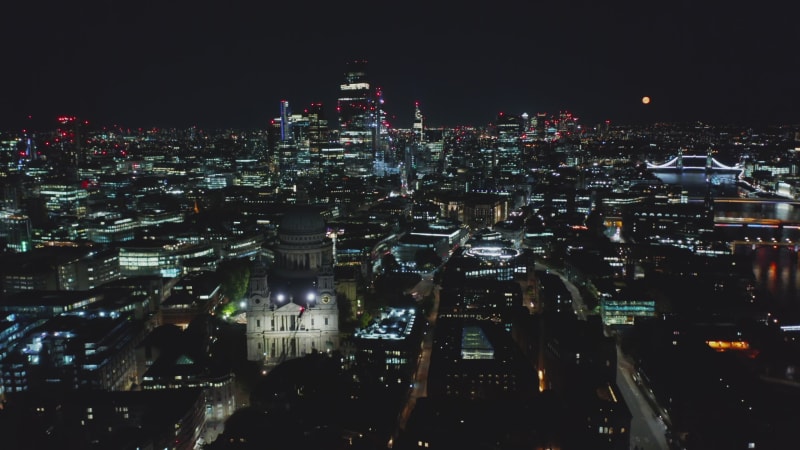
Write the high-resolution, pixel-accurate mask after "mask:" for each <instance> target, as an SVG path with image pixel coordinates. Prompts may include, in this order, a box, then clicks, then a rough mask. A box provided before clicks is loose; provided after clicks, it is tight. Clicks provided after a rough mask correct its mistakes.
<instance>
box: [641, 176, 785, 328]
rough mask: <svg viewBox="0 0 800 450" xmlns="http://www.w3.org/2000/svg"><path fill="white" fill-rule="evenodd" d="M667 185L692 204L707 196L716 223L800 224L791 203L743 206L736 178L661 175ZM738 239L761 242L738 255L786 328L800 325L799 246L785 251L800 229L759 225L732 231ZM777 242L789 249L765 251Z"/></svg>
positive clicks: (739, 250) (780, 247)
mask: <svg viewBox="0 0 800 450" xmlns="http://www.w3.org/2000/svg"><path fill="white" fill-rule="evenodd" d="M655 175H656V176H657V177H658V178H660V179H661V180H662V181H663V182H664V183H666V184H673V185H681V186H682V187H683V189H684V190H685V191H686V192H687V195H688V196H689V198H694V199H702V198H703V197H705V196H706V195H707V194H709V195H711V197H712V198H714V199H715V201H714V217H715V221H716V222H718V223H719V222H721V221H724V220H731V219H737V218H739V219H741V218H752V219H757V220H764V221H769V220H773V219H774V220H778V221H780V222H787V223H790V224H792V223H793V224H800V204H795V203H791V202H785V201H778V202H775V201H770V200H768V199H764V200H762V201H743V200H738V198H739V188H738V187H737V185H736V175H735V174H719V175H718V174H714V175H712V176H710V177H709V176H707V175H706V174H705V173H704V172H682V173H675V172H668V173H656V174H655ZM726 232H727V233H729V234H731V233H732V234H731V236H732V239H737V240H739V239H741V240H744V239H745V238H747V239H750V240H752V241H753V242H756V244H754V245H749V246H748V245H737V246H736V250H735V252H736V254H737V255H746V256H748V257H749V258H750V260H751V261H752V265H753V276H754V280H755V285H756V295H757V297H761V298H762V300H764V301H766V302H767V304H768V305H769V307H770V310H772V311H774V312H776V313H777V314H778V317H781V318H782V320H783V321H784V322H786V321H789V322H791V323H793V324H797V323H800V265H798V255H800V252H798V251H797V250H798V248H800V247H798V246H793V245H785V243H786V241H787V240H789V241H791V242H798V241H799V240H800V229H798V228H793V227H791V226H786V227H780V228H777V227H774V226H772V227H770V226H760V225H754V226H749V227H748V228H746V229H742V228H740V227H731V228H729V229H726ZM759 238H760V239H762V242H769V241H771V240H772V239H775V240H776V241H778V242H780V243H782V244H783V245H765V244H763V243H757V242H758V239H759Z"/></svg>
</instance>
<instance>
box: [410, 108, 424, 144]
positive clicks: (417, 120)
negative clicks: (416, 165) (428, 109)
mask: <svg viewBox="0 0 800 450" xmlns="http://www.w3.org/2000/svg"><path fill="white" fill-rule="evenodd" d="M422 119H423V117H422V111H420V109H419V102H414V124H413V125H412V127H411V130H412V131H413V132H414V139H415V140H416V141H417V142H425V132H424V128H423V123H422Z"/></svg>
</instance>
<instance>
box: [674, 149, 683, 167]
mask: <svg viewBox="0 0 800 450" xmlns="http://www.w3.org/2000/svg"><path fill="white" fill-rule="evenodd" d="M675 166H677V168H678V170H683V147H678V160H677V161H676V162H675Z"/></svg>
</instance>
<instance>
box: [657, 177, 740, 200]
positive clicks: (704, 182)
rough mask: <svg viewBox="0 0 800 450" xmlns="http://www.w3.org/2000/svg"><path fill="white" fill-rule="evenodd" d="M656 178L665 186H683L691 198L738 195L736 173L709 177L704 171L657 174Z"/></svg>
mask: <svg viewBox="0 0 800 450" xmlns="http://www.w3.org/2000/svg"><path fill="white" fill-rule="evenodd" d="M655 176H657V177H658V178H659V179H660V180H661V181H663V182H664V183H665V184H672V185H680V186H682V187H683V188H684V189H685V190H686V191H687V193H688V195H689V197H704V196H705V195H706V193H710V194H711V196H712V197H736V196H737V195H738V194H737V189H738V188H737V187H736V174H735V173H719V174H717V173H712V174H709V175H707V174H706V173H705V172H704V171H699V172H656V173H655Z"/></svg>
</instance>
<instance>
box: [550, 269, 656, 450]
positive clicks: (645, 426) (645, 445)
mask: <svg viewBox="0 0 800 450" xmlns="http://www.w3.org/2000/svg"><path fill="white" fill-rule="evenodd" d="M536 270H546V271H549V272H550V273H552V274H554V275H558V277H559V278H560V279H561V281H562V282H563V283H564V286H565V287H566V288H567V291H569V293H570V294H571V296H572V306H573V309H574V310H575V314H576V315H577V316H578V318H579V319H581V320H586V315H587V310H586V306H585V305H584V303H583V297H582V296H581V294H580V291H579V290H578V288H577V287H576V286H575V285H574V284H572V283H571V282H570V281H569V280H568V279H567V278H566V277H565V276H564V275H563V274H561V273H560V272H558V271H556V270H553V269H552V268H550V267H547V266H546V265H544V264H540V263H537V264H536ZM617 387H618V388H619V390H620V392H621V393H622V397H623V398H624V399H625V404H626V405H628V409H629V410H630V412H631V430H630V437H631V439H630V448H631V449H633V448H638V449H645V450H669V448H670V447H669V445H668V444H667V440H666V437H665V435H664V431H665V429H666V427H665V425H664V422H662V421H660V420H659V418H658V414H655V413H654V412H653V408H652V407H651V406H650V405H651V403H650V402H648V400H647V398H646V397H645V396H644V395H645V394H644V393H643V392H642V390H641V389H640V387H639V385H638V384H637V383H636V382H635V381H634V379H633V365H632V364H631V362H630V361H629V360H628V358H627V357H626V356H625V355H624V354H623V353H622V351H621V350H620V348H619V346H617Z"/></svg>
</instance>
